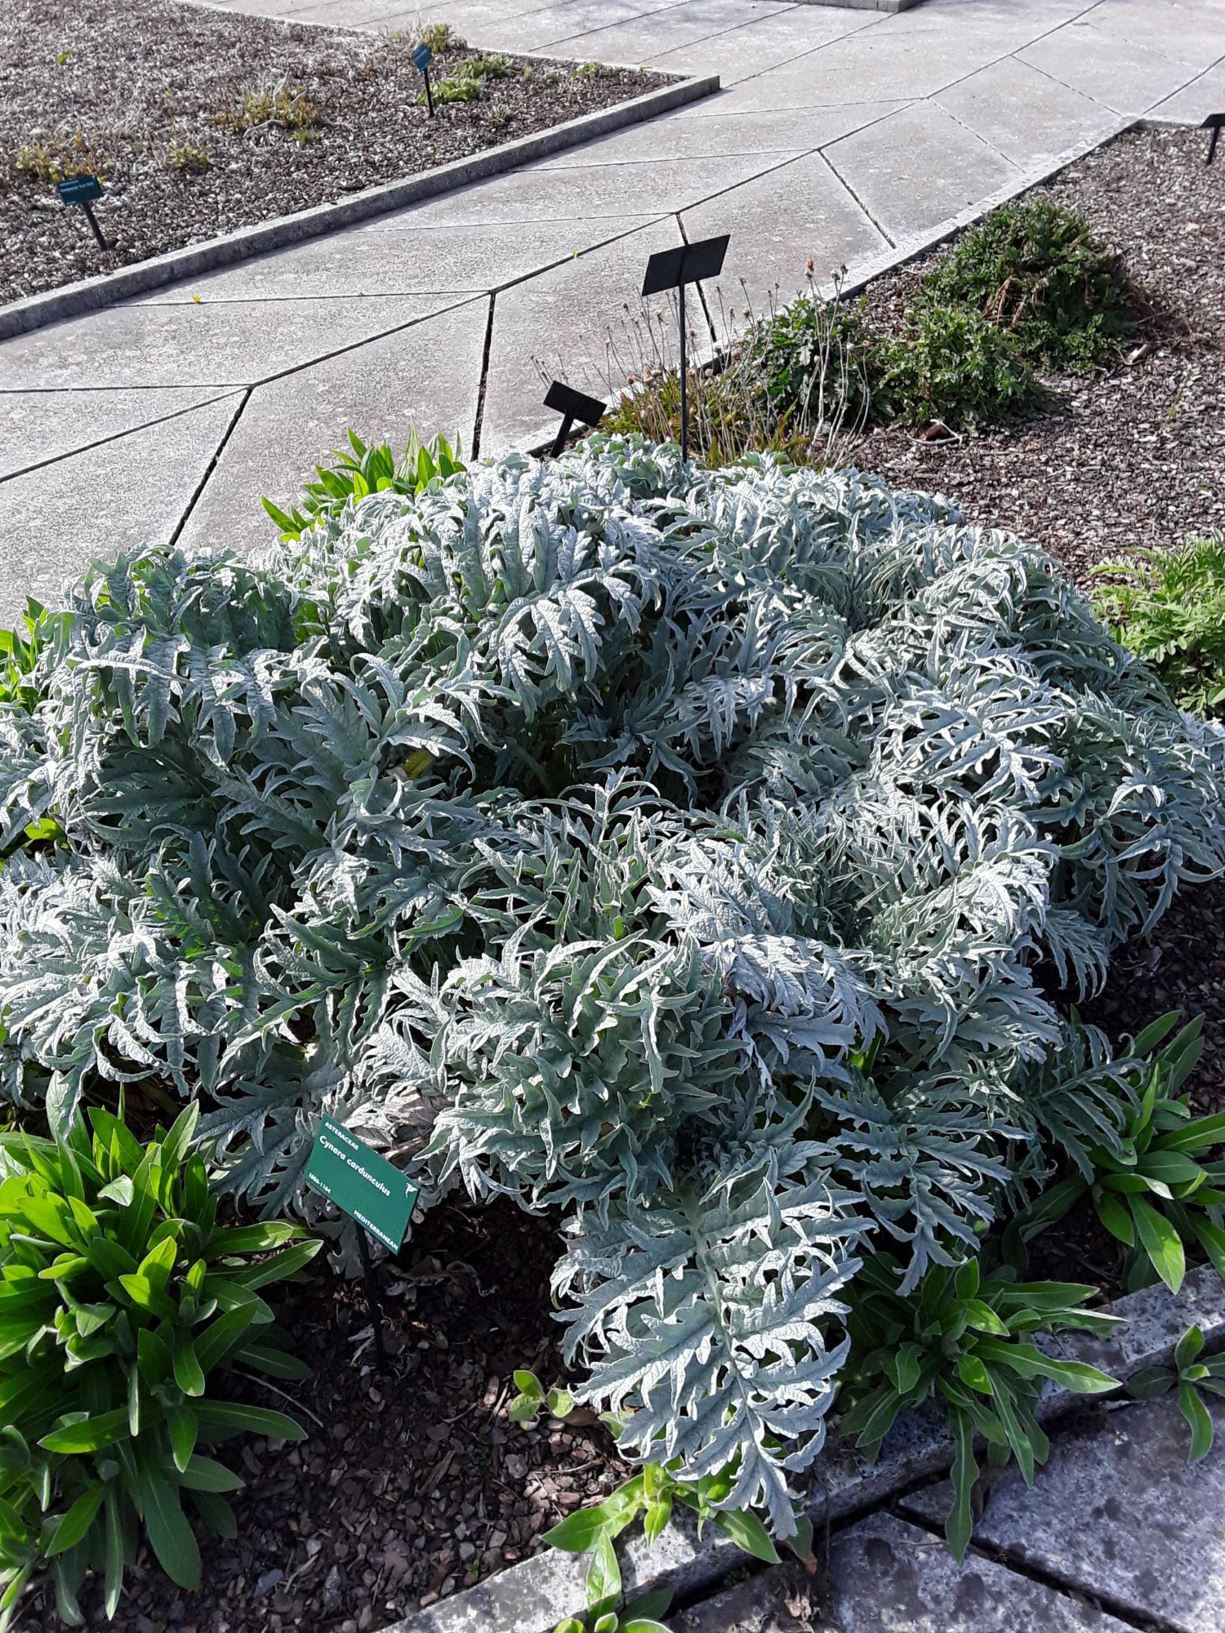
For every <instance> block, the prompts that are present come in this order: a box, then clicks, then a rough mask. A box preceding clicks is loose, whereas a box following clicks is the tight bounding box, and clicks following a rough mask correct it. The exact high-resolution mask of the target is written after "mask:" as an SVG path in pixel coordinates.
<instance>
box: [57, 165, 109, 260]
mask: <svg viewBox="0 0 1225 1633" xmlns="http://www.w3.org/2000/svg"><path fill="white" fill-rule="evenodd" d="M55 190H56V192H57V193H58V194H59V195H60V198H61V199H62V200H63V201H64V203H65V204H75V205H78V206H79V207H80V208H81V209H82V210H84V212H85V219H86V221H88V222H89V225H90V230H91V231H92V233H93V235H94V237H95V238H96V239H97V240H98V248H99V249H113V248H114V245H112V244H108V243H107V241H106V239H105V238H104V237H103V236H102V228H101V227H100V226H99V225H98V219H97V217H96V216H95V215H94V203H95V201H96V200H98V199H100V198H101V197H102V183H101V182H100V181H99V180H98V178H97V176H68V177H66V178H65V180H63V181H57V182H56V184H55Z"/></svg>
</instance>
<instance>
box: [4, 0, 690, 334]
mask: <svg viewBox="0 0 1225 1633" xmlns="http://www.w3.org/2000/svg"><path fill="white" fill-rule="evenodd" d="M414 43H415V42H414V39H413V36H412V35H411V33H407V32H405V33H399V34H394V35H377V34H370V33H352V32H348V31H343V30H337V29H329V28H319V27H313V26H310V25H301V24H299V25H296V26H295V25H294V24H287V23H279V22H273V21H271V20H269V19H266V18H261V17H246V16H241V15H230V14H226V13H223V12H219V11H210V10H205V9H203V8H201V7H197V6H190V5H178V4H175V3H174V0H84V3H83V4H80V5H76V4H72V5H70V4H68V3H67V0H51V3H50V4H44V3H42V0H17V3H16V4H15V5H13V6H10V7H8V8H6V10H5V13H4V16H3V18H0V302H5V301H11V300H16V299H18V298H20V297H21V296H24V295H32V294H35V293H37V292H38V291H40V290H45V289H52V288H55V287H57V286H58V285H60V284H64V283H70V282H72V281H74V280H75V279H78V278H86V277H92V276H95V275H96V274H98V273H102V272H108V271H112V270H114V269H115V268H116V267H119V266H124V265H127V264H129V263H131V262H134V261H142V260H145V259H147V258H149V257H150V256H154V255H160V254H163V253H165V252H166V251H169V250H174V249H179V248H181V247H182V246H184V245H186V244H191V243H196V242H198V241H200V240H201V239H205V238H211V237H214V236H215V235H217V234H219V233H226V232H231V231H233V230H235V229H236V228H239V227H245V226H252V225H255V224H257V223H259V222H262V221H266V220H268V219H270V218H271V217H274V216H279V215H286V214H290V213H292V212H293V211H296V210H304V209H307V208H309V207H311V206H313V205H318V204H324V203H328V202H330V201H332V200H334V199H337V198H339V197H341V196H343V195H344V194H346V193H352V192H356V191H358V190H360V189H361V188H365V187H371V186H374V185H376V184H378V183H380V182H390V181H395V180H398V179H399V178H401V177H404V176H410V175H414V174H417V173H418V172H420V171H424V170H429V169H432V168H433V167H434V166H436V165H440V164H445V163H446V162H448V161H449V160H454V159H461V158H464V157H467V156H468V155H469V154H472V153H477V152H479V151H481V150H482V149H484V148H489V147H495V146H497V145H498V144H500V143H502V142H507V141H511V140H513V139H514V138H515V137H519V136H525V135H527V134H529V133H530V132H533V131H538V130H543V129H545V128H547V127H548V126H550V125H556V124H560V123H562V122H563V121H565V120H567V119H573V118H576V117H577V116H578V115H580V114H584V113H591V112H594V111H596V110H597V109H600V108H605V107H609V106H611V105H612V104H614V103H617V102H622V101H625V100H626V99H627V98H629V97H632V96H635V95H639V94H641V93H642V92H644V91H646V90H649V89H650V88H651V87H652V86H654V85H658V84H661V83H662V82H663V76H660V75H657V74H649V73H644V72H636V71H633V70H629V69H600V70H599V71H595V70H594V69H591V70H585V71H584V70H580V71H579V72H577V73H576V72H575V71H574V64H572V63H558V64H556V65H551V64H549V63H548V62H544V61H541V60H539V59H534V60H533V61H532V62H531V63H528V62H527V61H525V60H523V59H519V58H513V57H508V58H503V59H501V62H502V63H503V64H504V65H505V71H504V72H501V70H496V72H499V73H501V77H486V78H485V79H484V81H483V83H482V88H481V91H480V94H479V96H478V97H477V98H476V99H475V100H472V101H456V102H450V103H447V104H445V105H439V106H438V107H437V110H436V115H435V117H434V118H433V119H432V120H431V119H429V118H428V117H427V112H426V109H425V108H424V107H423V106H419V105H418V102H417V97H418V95H419V94H420V92H421V86H422V81H421V76H420V74H419V73H418V72H417V70H416V68H415V67H414V66H413V64H412V62H411V61H410V58H409V52H410V50H411V48H412V46H413V44H414ZM477 57H478V54H477V53H475V52H471V51H468V50H466V49H460V48H459V47H451V48H448V49H446V50H442V51H439V53H438V55H437V57H436V60H435V64H434V68H433V70H432V74H433V78H434V80H435V84H436V85H437V84H438V83H439V82H441V81H443V80H445V79H447V78H448V77H449V76H454V75H456V74H458V73H460V72H461V71H462V69H461V64H462V63H463V61H464V60H466V59H476V58H477ZM278 92H280V98H279V100H277V93H278ZM248 96H252V97H254V98H255V99H256V100H254V101H252V102H249V103H248V104H247V108H246V112H245V113H243V114H241V116H240V112H239V110H240V109H241V108H242V106H243V103H244V98H247V97H248ZM261 97H263V98H267V99H269V100H267V101H266V102H264V103H263V104H261V103H260V102H259V100H258V99H259V98H261ZM278 120H283V121H284V122H283V123H278V122H277V121H278ZM294 125H299V126H301V128H300V129H297V130H295V129H294V128H286V126H290V127H292V126H294ZM244 127H246V128H244ZM205 161H207V166H206V167H204V166H205ZM52 167H58V170H65V169H67V170H69V171H74V170H81V171H90V172H93V171H96V172H97V173H98V174H99V175H100V176H102V177H103V179H104V181H105V183H106V197H105V199H104V200H103V201H102V202H101V203H100V204H99V206H98V207H97V210H98V216H99V220H100V223H101V225H102V227H103V229H104V232H105V234H106V236H107V237H108V238H109V239H110V240H111V241H112V243H113V245H114V248H113V249H112V250H111V251H109V252H106V253H104V252H102V251H101V250H100V249H99V248H98V247H97V245H96V244H95V243H94V240H93V238H92V236H91V234H90V232H89V229H88V226H87V223H86V222H85V220H84V217H83V215H82V213H81V212H80V211H79V210H70V209H66V208H65V207H64V206H63V205H62V204H61V203H60V201H59V198H58V196H57V194H56V191H55V186H54V180H55V174H56V172H55V171H54V170H53V169H52Z"/></svg>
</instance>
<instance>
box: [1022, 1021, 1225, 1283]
mask: <svg viewBox="0 0 1225 1633" xmlns="http://www.w3.org/2000/svg"><path fill="white" fill-rule="evenodd" d="M1177 1025H1178V1015H1177V1012H1174V1011H1172V1012H1171V1013H1169V1014H1168V1015H1163V1016H1161V1018H1160V1019H1159V1020H1156V1021H1154V1022H1153V1023H1152V1025H1151V1026H1149V1027H1146V1028H1145V1030H1144V1031H1143V1032H1141V1033H1140V1035H1139V1036H1138V1037H1137V1038H1136V1040H1135V1042H1134V1044H1133V1045H1132V1047H1131V1051H1130V1054H1131V1056H1132V1058H1133V1062H1134V1067H1133V1070H1134V1075H1135V1076H1136V1078H1137V1080H1138V1081H1137V1094H1136V1099H1135V1103H1134V1106H1133V1107H1132V1108H1131V1109H1130V1111H1129V1112H1128V1114H1127V1116H1126V1118H1125V1120H1124V1122H1123V1124H1122V1126H1121V1127H1120V1128H1119V1129H1118V1130H1117V1131H1115V1130H1107V1133H1108V1136H1109V1137H1108V1139H1107V1140H1106V1142H1105V1143H1099V1144H1094V1145H1091V1146H1089V1147H1088V1149H1087V1150H1086V1151H1085V1153H1084V1156H1083V1160H1082V1162H1081V1164H1080V1166H1079V1168H1078V1171H1077V1172H1076V1173H1074V1174H1070V1175H1069V1176H1068V1177H1067V1178H1066V1179H1064V1180H1062V1181H1061V1182H1060V1183H1059V1184H1057V1185H1054V1186H1052V1187H1051V1188H1050V1190H1048V1191H1047V1192H1045V1193H1044V1195H1042V1196H1041V1197H1039V1198H1038V1200H1037V1201H1036V1202H1034V1203H1032V1204H1031V1205H1030V1207H1029V1208H1028V1209H1026V1210H1025V1212H1024V1213H1023V1214H1022V1215H1021V1216H1020V1217H1019V1218H1018V1220H1017V1221H1016V1222H1015V1225H1014V1230H1015V1231H1017V1232H1019V1233H1020V1235H1021V1237H1022V1238H1023V1239H1028V1238H1030V1237H1032V1236H1033V1235H1035V1234H1037V1232H1038V1231H1039V1230H1044V1229H1046V1228H1047V1227H1048V1226H1049V1225H1052V1224H1054V1223H1056V1222H1057V1221H1059V1220H1060V1219H1062V1218H1064V1216H1065V1215H1066V1214H1067V1213H1068V1212H1069V1210H1070V1209H1071V1208H1072V1207H1073V1206H1074V1205H1075V1204H1076V1203H1077V1202H1079V1201H1080V1200H1081V1198H1082V1197H1084V1196H1088V1197H1090V1198H1091V1199H1092V1203H1093V1207H1094V1210H1095V1211H1096V1213H1097V1216H1098V1218H1099V1219H1100V1220H1101V1222H1102V1224H1103V1225H1104V1226H1105V1227H1106V1229H1107V1230H1108V1231H1109V1232H1110V1234H1111V1235H1112V1236H1113V1237H1115V1238H1116V1239H1117V1240H1118V1241H1120V1242H1122V1243H1123V1245H1124V1247H1126V1248H1128V1249H1129V1250H1130V1252H1131V1254H1132V1257H1133V1259H1134V1260H1136V1261H1138V1263H1139V1264H1141V1265H1145V1266H1151V1267H1152V1270H1153V1271H1155V1272H1156V1274H1157V1275H1158V1276H1160V1277H1161V1279H1162V1281H1164V1282H1165V1284H1166V1286H1167V1287H1169V1289H1170V1291H1171V1292H1174V1293H1176V1292H1177V1291H1178V1290H1179V1288H1180V1287H1181V1286H1182V1282H1183V1277H1184V1276H1185V1274H1186V1268H1187V1259H1186V1250H1185V1246H1184V1244H1185V1243H1192V1244H1194V1245H1196V1246H1198V1247H1199V1248H1201V1249H1202V1250H1203V1251H1204V1253H1206V1254H1207V1255H1208V1257H1209V1258H1210V1259H1211V1261H1212V1263H1213V1264H1214V1265H1215V1266H1216V1267H1217V1269H1218V1270H1219V1271H1220V1272H1221V1274H1222V1275H1225V1228H1223V1226H1225V1156H1222V1157H1218V1158H1216V1159H1215V1160H1213V1159H1212V1158H1211V1155H1210V1154H1211V1153H1212V1152H1213V1151H1216V1150H1218V1149H1219V1148H1220V1147H1222V1146H1225V1112H1217V1113H1215V1114H1214V1115H1212V1116H1208V1117H1195V1116H1193V1114H1192V1111H1191V1107H1190V1104H1189V1102H1188V1100H1187V1097H1186V1096H1185V1095H1180V1094H1179V1092H1178V1091H1179V1089H1180V1088H1181V1086H1182V1084H1183V1083H1185V1082H1186V1080H1187V1078H1188V1077H1189V1076H1190V1074H1191V1072H1192V1071H1193V1070H1194V1069H1195V1066H1196V1063H1197V1062H1198V1060H1199V1057H1200V1054H1201V1053H1202V1050H1203V1037H1202V1035H1201V1034H1202V1030H1203V1016H1202V1015H1201V1016H1198V1017H1197V1018H1196V1019H1195V1020H1193V1021H1189V1022H1188V1023H1187V1025H1186V1026H1184V1027H1182V1028H1181V1030H1179V1031H1178V1032H1177V1033H1176V1034H1175V1035H1174V1036H1173V1037H1172V1038H1171V1037H1170V1033H1171V1032H1173V1031H1174V1028H1175V1027H1176V1026H1177ZM1167 1039H1168V1040H1169V1041H1168V1042H1167V1041H1166V1040H1167ZM1149 1057H1151V1058H1149Z"/></svg>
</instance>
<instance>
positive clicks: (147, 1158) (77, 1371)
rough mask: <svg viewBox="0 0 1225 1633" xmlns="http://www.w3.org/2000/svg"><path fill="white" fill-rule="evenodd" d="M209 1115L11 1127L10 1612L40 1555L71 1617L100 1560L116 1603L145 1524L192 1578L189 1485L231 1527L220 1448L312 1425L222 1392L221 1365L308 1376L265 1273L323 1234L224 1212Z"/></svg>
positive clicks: (4, 1193)
mask: <svg viewBox="0 0 1225 1633" xmlns="http://www.w3.org/2000/svg"><path fill="white" fill-rule="evenodd" d="M197 1116H198V1107H196V1106H194V1105H192V1106H189V1107H187V1108H186V1109H185V1110H184V1111H183V1113H182V1114H181V1115H180V1117H179V1118H178V1120H177V1121H176V1122H175V1124H174V1126H173V1128H171V1129H170V1131H169V1132H168V1133H163V1132H162V1131H161V1130H159V1131H158V1133H157V1135H156V1136H155V1138H154V1140H153V1142H152V1143H151V1144H149V1145H148V1146H142V1145H141V1144H140V1143H139V1141H138V1140H137V1139H136V1137H135V1136H134V1135H133V1134H132V1133H131V1132H129V1130H128V1129H127V1128H126V1127H125V1125H124V1123H123V1122H122V1120H121V1119H120V1118H118V1117H115V1116H112V1115H111V1113H110V1112H108V1111H105V1110H103V1109H101V1108H100V1107H94V1108H93V1109H92V1110H91V1111H90V1113H89V1122H90V1125H91V1128H92V1133H87V1132H86V1129H85V1126H84V1124H83V1123H81V1122H78V1123H77V1124H76V1125H75V1127H74V1128H73V1130H72V1132H71V1133H69V1134H68V1136H67V1137H66V1138H64V1139H40V1138H34V1137H32V1136H30V1135H28V1134H24V1133H16V1132H13V1133H5V1134H0V1174H2V1175H3V1180H2V1182H0V1403H2V1404H3V1420H4V1422H3V1428H2V1429H0V1583H2V1584H3V1587H4V1593H3V1598H2V1599H0V1611H2V1613H3V1614H2V1615H0V1626H7V1625H8V1622H9V1620H10V1619H11V1617H12V1615H13V1613H14V1607H15V1606H16V1603H17V1600H18V1598H19V1597H20V1595H21V1592H22V1589H23V1588H24V1587H25V1585H26V1583H27V1581H28V1580H29V1578H30V1576H31V1575H32V1574H33V1573H34V1571H35V1570H37V1569H39V1568H40V1567H41V1566H44V1565H49V1566H50V1569H51V1572H52V1575H53V1578H54V1583H55V1591H56V1599H57V1604H58V1609H59V1614H60V1618H61V1620H62V1621H64V1622H65V1623H66V1624H67V1625H68V1626H71V1627H79V1626H83V1625H84V1616H83V1615H82V1613H81V1608H80V1604H79V1602H78V1597H77V1595H78V1592H79V1589H80V1586H81V1583H82V1581H83V1580H84V1577H85V1573H86V1571H87V1570H92V1571H94V1572H96V1573H97V1574H98V1575H99V1577H100V1578H101V1579H102V1581H103V1584H104V1598H105V1605H106V1612H107V1615H108V1617H111V1616H113V1615H114V1613H115V1608H116V1606H117V1604H118V1602H119V1596H120V1593H121V1591H122V1587H123V1576H124V1570H125V1568H126V1567H127V1566H128V1565H130V1564H131V1563H132V1562H133V1561H134V1559H135V1557H136V1553H137V1549H138V1546H139V1542H140V1538H141V1536H142V1534H143V1535H144V1536H145V1537H147V1539H148V1542H149V1545H150V1547H151V1548H152V1550H153V1552H154V1554H155V1555H156V1557H157V1559H158V1561H159V1562H160V1564H161V1566H162V1568H163V1569H164V1570H165V1571H166V1572H167V1574H168V1575H169V1576H170V1577H172V1578H173V1580H174V1581H175V1582H176V1583H178V1584H179V1586H181V1587H183V1588H188V1589H191V1588H195V1587H198V1586H199V1583H200V1555H199V1549H198V1547H197V1544H196V1539H195V1536H194V1534H193V1531H192V1527H191V1524H190V1522H189V1520H188V1518H187V1515H186V1513H185V1512H184V1508H183V1502H184V1499H185V1498H186V1500H187V1502H188V1504H189V1505H190V1507H191V1509H192V1510H193V1511H194V1514H195V1516H196V1518H197V1519H198V1520H200V1521H201V1522H203V1524H205V1525H206V1526H208V1527H209V1528H211V1529H212V1530H215V1531H219V1532H221V1533H222V1534H223V1535H225V1536H233V1535H234V1534H235V1524H234V1516H233V1513H232V1511H231V1509H230V1506H229V1503H228V1502H227V1500H226V1497H225V1495H224V1494H225V1493H226V1492H230V1491H234V1490H236V1489H237V1488H238V1487H240V1486H241V1485H242V1484H243V1482H242V1480H241V1479H240V1478H239V1477H238V1475H236V1474H234V1473H232V1472H231V1470H230V1469H228V1468H226V1467H225V1466H224V1464H222V1463H220V1462H217V1461H216V1460H215V1459H214V1458H212V1457H210V1456H208V1455H207V1452H206V1448H207V1449H208V1450H211V1449H212V1447H213V1446H214V1445H215V1444H216V1443H218V1442H220V1441H222V1440H225V1439H228V1438H230V1437H231V1436H233V1435H235V1434H241V1433H254V1434H264V1435H272V1436H275V1437H277V1438H278V1439H281V1440H300V1439H302V1438H303V1435H302V1431H301V1430H300V1429H299V1428H298V1426H297V1424H296V1423H294V1421H293V1420H292V1419H291V1418H288V1417H286V1416H285V1415H284V1413H282V1412H275V1411H270V1410H267V1409H266V1408H264V1407H261V1406H250V1405H246V1404H241V1403H239V1402H236V1401H230V1400H227V1399H225V1398H223V1397H220V1396H219V1395H218V1393H217V1381H218V1380H217V1374H218V1372H219V1371H221V1370H223V1369H233V1368H237V1367H241V1368H243V1369H248V1370H250V1371H252V1372H255V1373H260V1372H264V1373H267V1374H268V1375H269V1376H271V1377H274V1378H281V1379H285V1378H288V1379H298V1378H302V1377H305V1376H306V1375H307V1369H306V1368H305V1367H304V1366H303V1365H302V1364H301V1363H300V1362H298V1361H297V1360H295V1359H294V1358H293V1357H292V1356H291V1355H289V1354H288V1353H287V1352H286V1351H285V1349H284V1346H283V1344H282V1342H281V1340H280V1338H279V1336H278V1335H277V1333H276V1329H275V1328H274V1327H273V1326H272V1324H271V1323H272V1311H271V1309H270V1308H269V1306H268V1305H267V1303H266V1302H265V1301H264V1299H263V1298H262V1297H261V1296H260V1289H261V1288H263V1287H266V1286H268V1285H269V1284H270V1283H272V1282H275V1281H279V1280H281V1279H283V1278H284V1277H286V1276H289V1275H292V1274H293V1273H294V1272H295V1271H297V1270H299V1269H301V1267H302V1266H303V1265H304V1264H305V1263H306V1262H307V1260H308V1259H309V1258H310V1257H311V1256H312V1255H313V1254H314V1252H315V1251H316V1249H317V1248H318V1246H319V1243H318V1242H317V1241H311V1240H307V1239H304V1233H303V1232H302V1231H301V1230H300V1229H298V1228H297V1227H295V1226H293V1225H289V1224H285V1223H270V1224H257V1225H238V1226H233V1227H222V1226H219V1225H218V1223H217V1199H216V1196H215V1194H214V1193H213V1191H212V1189H211V1187H210V1185H209V1181H208V1176H207V1173H206V1170H205V1164H204V1160H203V1158H202V1157H201V1156H200V1155H199V1153H197V1152H193V1151H192V1150H191V1149H190V1146H191V1140H192V1136H193V1134H194V1132H195V1127H196V1120H197ZM269 1249H277V1250H279V1251H276V1252H272V1253H269V1251H268V1250H269Z"/></svg>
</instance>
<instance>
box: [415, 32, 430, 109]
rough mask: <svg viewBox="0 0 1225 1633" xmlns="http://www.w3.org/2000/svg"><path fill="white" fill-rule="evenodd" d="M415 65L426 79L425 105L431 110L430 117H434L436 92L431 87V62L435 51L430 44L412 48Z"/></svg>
mask: <svg viewBox="0 0 1225 1633" xmlns="http://www.w3.org/2000/svg"><path fill="white" fill-rule="evenodd" d="M412 59H413V66H414V67H415V68H418V69H420V71H421V75H422V78H423V79H424V80H425V105H426V107H427V108H428V109H429V110H430V115H429V116H430V118H431V119H432V118H433V117H434V92H433V90H432V89H431V87H430V64H431V63H432V62H433V60H434V53H433V52H432V51H431V50H430V48H429V46H428V45H426V44H424V43H422V44H421V45H415V46H414V47H413V50H412Z"/></svg>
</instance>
